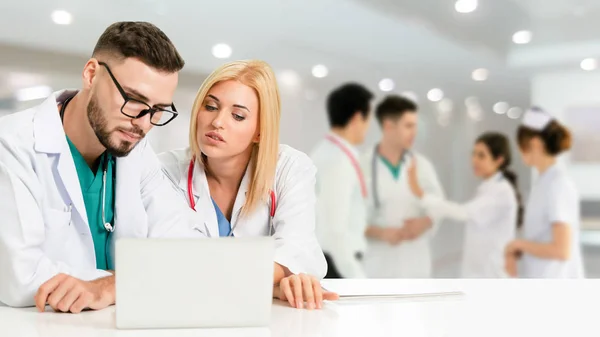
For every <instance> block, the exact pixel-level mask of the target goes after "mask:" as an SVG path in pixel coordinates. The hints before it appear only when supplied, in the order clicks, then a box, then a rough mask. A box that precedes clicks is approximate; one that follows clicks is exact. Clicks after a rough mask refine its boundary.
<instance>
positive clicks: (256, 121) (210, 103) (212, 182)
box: [159, 60, 335, 309]
mask: <svg viewBox="0 0 600 337" xmlns="http://www.w3.org/2000/svg"><path fill="white" fill-rule="evenodd" d="M280 117H281V104H280V97H279V89H278V86H277V82H276V79H275V74H274V73H273V70H272V69H271V67H270V66H269V65H268V64H267V63H265V62H263V61H258V60H247V61H234V62H229V63H226V64H224V65H222V66H221V67H219V68H217V69H216V70H215V71H214V72H213V73H211V74H210V76H208V78H207V79H206V80H205V81H204V83H202V85H201V86H200V89H199V90H198V95H197V96H196V99H195V101H194V105H193V108H192V116H191V121H190V144H189V146H188V147H187V148H184V149H180V150H174V151H169V152H165V153H163V154H161V155H159V157H160V159H161V161H162V163H163V166H164V171H165V173H166V174H167V176H168V177H169V178H170V179H171V181H172V183H173V185H174V187H175V188H176V189H177V190H178V191H179V192H180V193H179V195H180V199H181V200H182V202H184V203H187V204H188V205H189V207H190V208H192V209H195V210H197V211H198V212H200V213H201V214H200V216H201V217H202V218H203V219H204V226H205V227H206V232H207V233H208V235H209V236H210V237H228V236H231V237H236V238H239V237H253V236H273V238H274V242H275V256H274V259H275V261H274V268H273V270H274V275H273V286H274V292H273V294H274V296H275V297H277V298H279V299H282V300H287V301H288V302H289V303H290V305H292V306H293V307H296V308H303V307H304V302H306V305H307V308H308V309H315V308H321V307H322V305H323V299H335V296H334V295H333V294H330V293H327V292H325V293H323V292H322V291H321V287H320V284H319V280H320V279H321V278H323V276H325V272H326V269H327V266H326V263H325V258H324V257H323V252H322V251H321V247H319V244H318V242H317V238H316V235H315V174H316V169H315V166H314V165H313V164H312V162H311V160H310V158H308V156H307V155H306V154H304V153H302V152H300V151H297V150H295V149H293V148H291V147H289V146H287V145H280V144H279V121H280ZM211 258H217V259H218V256H215V257H211Z"/></svg>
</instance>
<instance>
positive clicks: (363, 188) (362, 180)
mask: <svg viewBox="0 0 600 337" xmlns="http://www.w3.org/2000/svg"><path fill="white" fill-rule="evenodd" d="M325 139H327V140H328V141H330V142H332V143H333V144H335V145H336V146H337V147H339V148H340V149H341V150H342V151H343V152H344V154H345V155H346V157H348V159H350V163H352V166H353V167H354V170H355V171H356V175H357V176H358V181H359V183H360V192H361V194H362V196H363V198H365V199H366V198H367V183H366V182H365V177H364V175H363V172H362V169H361V168H360V164H359V163H358V161H357V160H356V157H355V156H354V154H353V153H352V152H351V151H350V149H348V147H346V146H345V145H344V144H343V143H342V142H340V141H339V140H338V139H337V138H335V137H333V136H331V135H328V136H327V137H325Z"/></svg>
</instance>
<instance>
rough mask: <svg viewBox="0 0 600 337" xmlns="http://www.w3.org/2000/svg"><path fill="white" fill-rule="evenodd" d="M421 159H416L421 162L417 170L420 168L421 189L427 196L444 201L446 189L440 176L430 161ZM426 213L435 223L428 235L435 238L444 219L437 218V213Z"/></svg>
mask: <svg viewBox="0 0 600 337" xmlns="http://www.w3.org/2000/svg"><path fill="white" fill-rule="evenodd" d="M419 159H420V160H419ZM419 159H417V157H415V160H419V162H418V163H417V168H419V170H418V172H417V174H418V179H419V184H420V185H421V188H422V189H423V191H424V192H425V193H426V194H429V195H431V196H436V197H438V198H440V199H444V189H443V188H442V184H441V183H440V180H439V179H438V176H437V174H436V172H435V168H434V167H433V165H432V164H431V162H429V160H427V159H425V158H423V157H421V158H419ZM426 213H427V216H429V217H430V218H431V220H432V222H433V225H432V226H431V229H430V230H429V231H428V232H427V234H428V235H430V236H433V235H434V234H435V233H436V231H437V229H438V228H439V225H440V223H441V221H442V218H441V217H439V216H437V215H436V214H435V213H428V212H427V211H426Z"/></svg>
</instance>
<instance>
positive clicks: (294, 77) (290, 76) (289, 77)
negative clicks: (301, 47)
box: [279, 70, 300, 87]
mask: <svg viewBox="0 0 600 337" xmlns="http://www.w3.org/2000/svg"><path fill="white" fill-rule="evenodd" d="M279 82H280V83H281V84H283V85H285V86H288V87H295V86H297V85H298V84H300V76H299V75H298V73H296V72H295V71H293V70H283V71H281V72H280V73H279Z"/></svg>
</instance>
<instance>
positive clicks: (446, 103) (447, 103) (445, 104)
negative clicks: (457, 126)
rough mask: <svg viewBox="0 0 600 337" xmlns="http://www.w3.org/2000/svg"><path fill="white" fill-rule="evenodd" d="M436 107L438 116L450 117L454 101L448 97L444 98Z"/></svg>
mask: <svg viewBox="0 0 600 337" xmlns="http://www.w3.org/2000/svg"><path fill="white" fill-rule="evenodd" d="M437 108H438V113H439V115H440V116H446V117H450V115H451V114H452V109H454V102H452V100H451V99H449V98H444V99H442V100H441V101H440V102H439V103H438V106H437Z"/></svg>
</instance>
